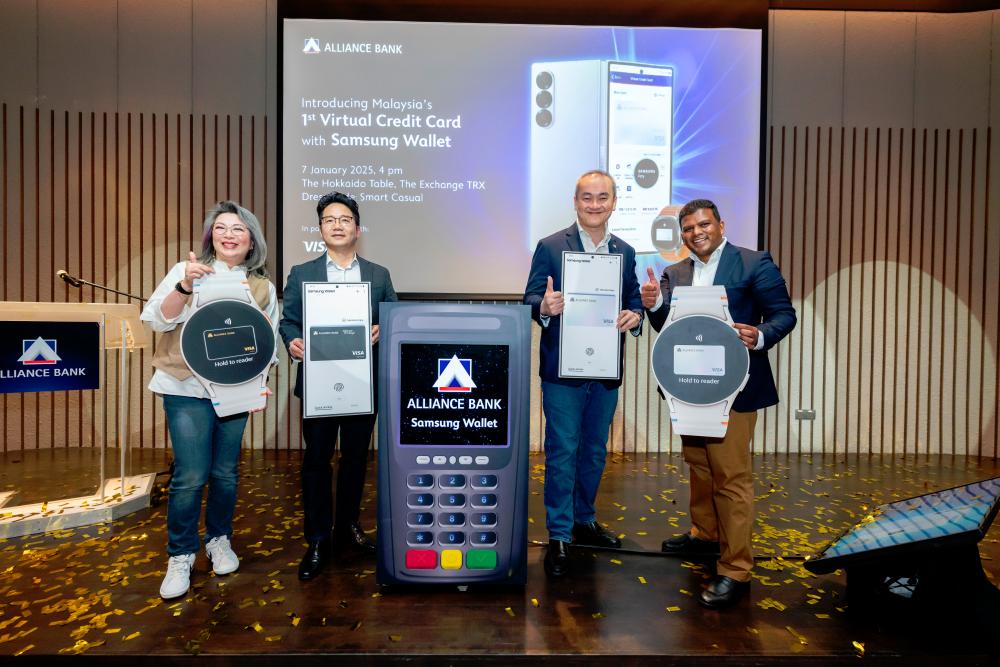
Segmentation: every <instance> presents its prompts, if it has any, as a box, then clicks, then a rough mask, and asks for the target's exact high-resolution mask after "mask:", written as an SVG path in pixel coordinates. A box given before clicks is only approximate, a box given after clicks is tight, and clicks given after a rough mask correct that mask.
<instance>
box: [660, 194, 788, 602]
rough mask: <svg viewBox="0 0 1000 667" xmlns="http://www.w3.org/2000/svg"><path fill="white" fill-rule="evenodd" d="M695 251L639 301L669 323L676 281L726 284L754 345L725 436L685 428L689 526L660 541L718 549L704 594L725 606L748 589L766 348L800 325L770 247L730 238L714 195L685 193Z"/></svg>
mask: <svg viewBox="0 0 1000 667" xmlns="http://www.w3.org/2000/svg"><path fill="white" fill-rule="evenodd" d="M677 218H678V220H679V221H680V227H681V240H682V241H683V242H684V245H685V246H687V248H688V250H690V251H691V255H692V256H691V258H689V259H685V260H682V261H680V262H677V263H676V264H672V265H670V266H668V267H667V268H666V269H665V270H664V271H663V276H662V277H661V279H660V284H659V286H657V285H656V282H655V276H654V274H653V270H652V269H648V273H649V278H650V280H649V281H647V282H645V283H643V285H642V288H641V292H642V305H643V306H644V307H645V308H646V309H647V310H648V311H649V322H650V324H651V325H652V326H653V328H654V329H656V330H657V331H659V330H660V328H661V327H662V326H663V324H664V322H666V318H667V314H668V310H669V305H667V304H669V303H670V297H671V292H672V290H673V288H675V287H681V286H688V285H692V286H695V287H698V286H710V285H724V286H725V288H726V294H727V297H728V299H727V300H728V302H729V312H730V315H731V316H732V318H733V321H734V322H735V324H733V328H734V329H735V330H736V334H737V336H739V338H740V340H741V341H742V342H743V344H744V345H746V347H747V349H748V350H750V378H749V379H748V380H747V384H746V386H745V387H744V388H743V391H741V392H740V393H739V394H738V395H737V396H736V400H735V401H734V402H733V407H732V410H731V411H730V413H729V428H728V430H727V432H726V436H725V437H724V438H703V437H694V436H681V445H682V453H683V455H684V460H685V461H686V462H687V463H688V466H689V467H690V469H691V512H690V516H691V530H690V532H688V533H685V534H684V535H680V536H677V537H673V538H670V539H667V540H664V542H663V551H665V552H666V553H670V554H676V555H682V556H685V557H693V556H711V555H715V554H719V560H718V563H717V564H716V576H715V578H713V579H712V581H711V582H710V583H709V585H708V587H707V588H706V589H705V590H704V591H702V593H701V595H700V596H699V598H698V601H699V602H700V603H701V604H702V605H704V606H706V607H710V608H719V607H725V606H727V605H730V604H732V603H733V602H735V601H736V600H738V599H739V598H740V597H741V596H742V595H743V594H744V593H745V592H746V590H747V589H748V588H749V585H750V570H751V569H752V568H753V554H752V553H751V550H750V542H751V528H752V525H753V464H752V462H751V459H750V439H751V438H752V437H753V432H754V427H755V426H756V424H757V410H759V409H762V408H766V407H768V406H771V405H775V404H776V403H777V402H778V392H777V389H776V387H775V385H774V378H773V376H772V375H771V366H770V364H769V363H768V360H767V350H768V349H770V348H772V347H774V346H775V345H776V344H777V343H778V341H780V340H781V339H782V338H784V337H785V336H787V335H788V334H789V333H790V332H791V330H792V329H794V328H795V322H796V319H795V309H794V308H793V307H792V302H791V299H790V298H789V296H788V288H787V287H786V285H785V279H784V278H782V277H781V272H780V271H779V270H778V267H777V266H776V265H775V264H774V262H773V261H772V260H771V255H770V253H767V252H762V251H756V250H748V249H746V248H740V247H739V246H735V245H733V244H731V243H728V242H727V241H726V237H725V236H724V234H725V229H726V223H725V222H724V221H723V220H722V218H721V217H720V216H719V209H718V208H717V207H716V205H715V204H714V203H712V202H711V201H709V200H708V199H695V200H694V201H691V202H688V203H687V204H685V205H684V207H683V208H681V210H680V212H679V213H678V214H677Z"/></svg>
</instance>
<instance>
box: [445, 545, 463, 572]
mask: <svg viewBox="0 0 1000 667" xmlns="http://www.w3.org/2000/svg"><path fill="white" fill-rule="evenodd" d="M441 568H442V569H444V570H460V569H461V568H462V552H461V551H459V550H458V549H445V550H444V551H442V552H441Z"/></svg>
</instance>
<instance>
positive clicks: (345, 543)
mask: <svg viewBox="0 0 1000 667" xmlns="http://www.w3.org/2000/svg"><path fill="white" fill-rule="evenodd" d="M333 543H334V544H335V545H337V548H338V549H343V548H345V547H349V548H352V549H358V550H359V551H363V552H365V553H375V543H374V542H372V541H371V540H370V539H368V536H367V535H365V531H364V529H362V528H361V524H360V523H358V522H357V521H355V522H353V523H349V524H347V527H346V528H340V527H337V528H334V529H333Z"/></svg>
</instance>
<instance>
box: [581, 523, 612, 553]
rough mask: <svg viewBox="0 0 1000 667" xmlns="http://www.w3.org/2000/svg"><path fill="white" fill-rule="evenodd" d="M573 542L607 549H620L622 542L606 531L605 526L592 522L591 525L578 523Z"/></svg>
mask: <svg viewBox="0 0 1000 667" xmlns="http://www.w3.org/2000/svg"><path fill="white" fill-rule="evenodd" d="M573 542H574V543H575V544H583V545H586V546H589V547H607V548H609V549H618V548H620V547H621V545H622V541H621V540H619V539H618V538H617V537H615V536H614V535H612V534H611V533H609V532H608V531H607V530H605V529H604V526H602V525H601V524H599V523H597V522H596V521H591V522H590V523H578V524H576V525H574V526H573Z"/></svg>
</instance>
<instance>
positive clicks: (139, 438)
mask: <svg viewBox="0 0 1000 667" xmlns="http://www.w3.org/2000/svg"><path fill="white" fill-rule="evenodd" d="M0 121H2V128H0V168H2V173H0V197H2V206H0V222H2V225H3V234H2V238H0V251H2V258H3V269H2V274H0V275H2V277H3V280H2V282H3V285H2V287H0V296H2V298H3V300H9V301H34V300H38V301H55V302H64V301H82V300H93V301H97V302H103V301H109V302H125V301H127V299H125V298H123V297H116V296H114V295H104V294H102V293H92V292H91V291H90V290H89V289H85V290H82V291H81V290H75V289H71V288H68V287H67V286H65V285H64V284H63V283H62V282H60V281H58V280H57V279H56V278H55V271H56V270H57V269H60V268H65V269H66V270H67V271H69V272H70V273H71V274H74V275H80V276H83V277H87V278H90V279H92V280H94V281H95V282H99V283H105V284H107V285H109V286H111V287H114V288H116V289H120V290H123V291H126V292H130V293H134V294H142V295H148V294H150V293H151V292H152V290H153V289H154V287H155V286H156V284H157V282H158V281H159V280H160V279H161V277H162V276H163V275H164V274H165V273H166V271H167V270H168V269H169V267H170V266H171V265H172V264H173V263H174V262H176V261H179V260H180V259H181V258H183V257H184V256H185V255H186V253H187V250H188V249H190V248H193V247H195V246H196V245H197V244H198V243H199V241H200V238H199V236H200V230H201V225H202V216H203V214H204V211H205V209H206V208H207V207H208V206H210V205H211V204H212V203H213V202H215V201H217V200H218V199H221V198H231V199H235V200H237V201H240V202H241V203H243V204H244V205H246V206H247V207H248V208H250V209H251V210H253V211H254V212H255V213H257V215H258V217H259V218H260V219H261V222H262V223H263V225H264V227H265V230H266V235H267V240H268V243H269V245H270V248H271V249H272V252H271V253H270V254H271V256H272V258H273V257H275V256H276V252H274V250H275V249H276V247H277V245H276V241H277V236H276V235H277V225H276V218H275V202H274V201H273V199H274V197H273V194H272V195H270V196H269V193H273V192H274V183H275V178H276V174H275V169H274V167H273V164H274V162H275V160H274V150H275V147H274V130H273V127H271V126H270V124H269V119H268V118H266V117H264V116H262V115H243V116H239V115H201V114H194V115H192V114H154V113H103V112H99V113H98V112H91V113H85V112H78V111H64V110H54V109H35V108H27V107H20V106H11V105H6V104H4V105H3V106H2V110H0ZM991 148H992V146H991V133H990V131H989V129H927V130H924V129H920V130H914V129H901V128H871V127H869V128H854V127H850V128H848V127H794V126H777V127H772V128H769V130H768V132H767V135H766V136H765V149H766V150H767V155H768V160H767V164H766V172H765V179H766V182H765V189H766V194H767V202H768V203H767V205H766V227H765V229H766V233H765V245H766V247H767V248H768V249H769V250H770V251H771V252H772V254H773V255H774V258H775V260H776V261H777V262H778V265H779V266H780V267H781V269H782V273H783V274H784V275H785V277H786V279H787V281H788V284H789V287H790V290H791V293H792V298H793V301H794V302H795V305H796V308H797V309H798V312H799V318H800V319H799V326H798V328H797V329H796V330H795V331H794V332H793V334H792V335H791V336H790V337H789V339H787V340H786V341H784V342H782V343H781V344H780V345H779V346H778V347H777V348H776V349H775V350H773V351H772V352H771V357H772V366H773V368H774V372H775V376H776V378H777V380H778V385H779V391H780V393H781V400H782V402H781V405H779V406H778V407H776V408H771V409H768V410H766V411H764V412H763V413H762V415H761V418H760V419H759V420H758V428H757V433H756V436H755V439H754V448H755V450H756V451H763V452H794V453H802V452H824V453H832V452H837V453H852V454H870V453H880V454H881V453H892V454H901V453H917V452H919V453H948V454H970V455H975V456H981V457H993V458H995V457H996V456H997V452H998V446H997V426H996V417H995V416H996V413H997V408H998V403H997V400H998V395H1000V392H998V374H997V372H996V347H997V331H998V325H1000V322H998V313H1000V303H998V298H1000V290H998V289H997V287H998V285H1000V268H998V267H1000V261H998V260H1000V232H998V231H997V230H996V229H991V228H990V226H989V225H988V224H987V221H988V219H989V215H990V207H991V202H990V197H989V193H990V187H989V186H990V179H991V161H990V155H991ZM993 208H995V205H994V207H993ZM725 213H726V212H725V211H723V215H725ZM271 273H272V278H274V280H275V282H279V281H281V280H283V279H284V276H275V275H274V266H273V263H272V266H271ZM397 288H399V289H402V290H403V291H405V286H397ZM537 335H538V332H537V331H536V332H535V337H536V339H535V345H534V349H536V350H537ZM654 341H655V335H654V334H653V333H652V332H651V331H647V332H646V335H644V336H642V337H640V338H638V339H634V340H629V341H628V342H627V344H626V363H625V366H626V372H625V379H624V383H623V387H622V390H621V400H620V401H619V406H618V411H617V413H616V415H615V419H614V421H613V423H612V427H611V448H612V449H613V450H614V451H616V452H622V453H626V454H628V453H638V452H646V451H654V452H669V451H678V450H679V440H678V439H677V437H676V436H674V435H673V433H672V432H671V430H670V426H669V423H670V420H669V417H668V415H667V414H666V411H665V409H664V403H663V402H662V401H661V400H660V399H659V398H658V396H657V394H656V391H655V389H656V385H655V381H654V380H653V379H652V377H651V375H650V373H649V372H648V366H649V351H650V349H651V347H652V344H653V342H654ZM149 356H150V352H149V351H143V352H140V353H138V354H136V355H135V356H134V361H133V365H132V367H131V369H130V376H129V395H130V400H131V410H130V414H129V433H130V441H131V443H132V446H134V447H164V446H166V445H167V437H166V425H165V423H164V419H163V411H162V407H161V405H160V403H159V402H158V400H157V399H155V397H154V396H153V395H152V394H151V393H150V392H149V391H148V390H146V389H145V387H146V384H147V383H148V382H149V377H150V368H149ZM535 364H536V368H537V359H535ZM117 373H118V368H117V364H116V360H115V359H114V358H109V361H108V376H109V377H112V378H116V377H117ZM293 380H294V373H293V368H292V367H291V364H290V363H289V361H288V359H287V357H286V356H285V355H284V353H283V352H282V355H281V362H280V364H279V365H278V368H277V372H276V373H273V374H272V378H271V388H272V390H273V391H274V396H275V400H273V401H271V404H270V405H269V407H268V409H267V410H266V411H265V412H263V413H260V414H256V415H254V416H253V418H252V419H251V423H250V426H249V428H248V430H247V436H246V442H245V446H247V447H252V448H255V449H297V448H298V447H299V441H300V433H299V425H298V418H297V417H296V415H297V414H298V412H299V410H300V406H299V404H298V401H297V400H296V399H294V398H291V382H292V381H293ZM109 399H110V403H109V404H110V406H111V407H110V408H109V410H108V414H107V415H100V414H98V413H99V405H98V404H97V403H96V401H95V397H94V396H92V395H91V394H89V393H84V394H82V395H81V394H74V393H59V394H26V395H10V396H4V397H3V398H2V402H3V406H2V407H3V410H2V413H0V420H2V421H0V435H2V446H3V451H5V452H6V451H16V450H20V449H38V448H49V447H53V446H56V447H60V446H92V445H93V444H94V442H95V440H97V439H98V438H99V437H100V435H99V434H100V433H101V432H102V430H103V429H104V428H105V420H106V431H107V437H108V438H109V442H114V440H115V438H116V437H117V433H116V425H117V423H118V422H117V414H116V412H115V408H114V405H115V401H114V399H115V389H114V387H111V388H110V389H109ZM531 405H532V425H531V445H532V448H533V449H539V448H540V447H541V442H542V432H543V419H542V414H541V400H540V387H539V383H538V381H537V378H536V379H534V380H533V383H532V387H531ZM797 408H805V409H812V410H815V411H816V419H815V420H814V421H797V420H796V419H795V417H794V413H795V410H796V409H797Z"/></svg>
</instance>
